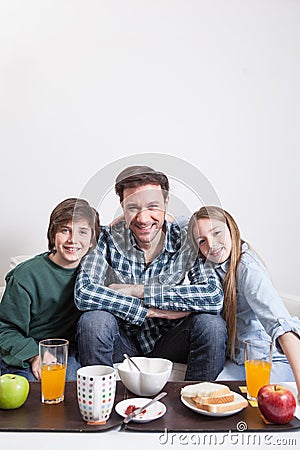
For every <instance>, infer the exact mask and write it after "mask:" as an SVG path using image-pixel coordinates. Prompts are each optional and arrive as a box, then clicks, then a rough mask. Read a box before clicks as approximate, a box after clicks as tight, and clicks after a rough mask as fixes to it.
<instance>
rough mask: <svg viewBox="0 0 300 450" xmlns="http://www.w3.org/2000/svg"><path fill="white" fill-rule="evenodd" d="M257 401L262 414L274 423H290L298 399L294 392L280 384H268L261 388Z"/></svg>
mask: <svg viewBox="0 0 300 450" xmlns="http://www.w3.org/2000/svg"><path fill="white" fill-rule="evenodd" d="M257 403H258V407H259V409H260V412H261V413H262V415H263V416H264V417H265V418H266V419H267V420H268V421H269V422H272V423H278V424H284V423H289V422H290V421H291V420H292V419H293V417H294V413H295V409H296V400H295V397H294V395H293V393H292V392H291V391H290V390H289V389H287V388H286V387H284V386H280V385H279V384H268V385H266V386H263V387H261V388H260V390H259V391H258V394H257Z"/></svg>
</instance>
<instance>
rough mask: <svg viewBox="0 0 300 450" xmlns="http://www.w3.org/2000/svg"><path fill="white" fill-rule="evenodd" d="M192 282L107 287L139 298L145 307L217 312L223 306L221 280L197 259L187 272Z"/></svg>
mask: <svg viewBox="0 0 300 450" xmlns="http://www.w3.org/2000/svg"><path fill="white" fill-rule="evenodd" d="M189 277H190V279H191V280H192V281H193V284H190V285H185V284H183V285H174V286H173V285H164V284H158V283H153V284H150V283H149V284H148V285H146V286H144V285H142V284H111V285H110V286H109V287H110V288H111V289H114V290H115V291H117V292H119V293H122V294H124V295H132V296H136V297H139V298H141V299H143V304H144V305H145V306H147V307H152V308H155V309H157V308H159V310H164V311H171V310H173V311H178V310H181V311H190V312H214V313H218V312H220V311H221V310H222V307H223V290H222V285H221V281H220V280H219V278H218V276H217V274H216V273H215V271H214V270H213V268H212V266H210V265H207V267H204V265H203V263H202V262H201V261H197V263H196V264H195V265H194V267H193V269H192V270H191V271H190V273H189Z"/></svg>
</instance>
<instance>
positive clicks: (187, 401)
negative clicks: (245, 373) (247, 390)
mask: <svg viewBox="0 0 300 450" xmlns="http://www.w3.org/2000/svg"><path fill="white" fill-rule="evenodd" d="M234 399H235V400H245V398H244V397H242V396H241V395H240V394H237V393H236V392H235V393H234ZM181 401H182V403H183V404H184V405H185V406H187V407H188V408H190V409H192V410H193V411H195V412H196V413H198V414H203V415H204V416H213V417H226V416H232V415H233V414H236V413H238V412H240V411H242V409H244V408H246V407H247V406H245V407H244V408H239V409H235V410H234V411H226V412H220V413H214V412H210V411H204V410H203V409H199V408H197V406H196V405H195V403H194V401H193V400H192V399H191V398H189V397H183V396H181Z"/></svg>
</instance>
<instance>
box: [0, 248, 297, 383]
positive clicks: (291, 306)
mask: <svg viewBox="0 0 300 450" xmlns="http://www.w3.org/2000/svg"><path fill="white" fill-rule="evenodd" d="M29 258H31V256H29V255H19V256H14V257H12V258H11V259H10V264H9V270H10V269H13V268H14V267H15V266H16V265H18V264H20V263H21V262H23V261H25V260H26V259H29ZM4 289H5V286H0V301H1V298H2V295H3V292H4ZM281 297H282V299H283V301H284V303H285V305H286V307H287V309H288V310H289V312H290V314H291V315H292V316H297V317H300V298H299V297H297V296H293V295H284V294H282V295H281ZM185 371H186V365H185V364H179V363H175V364H174V366H173V370H172V374H171V377H170V380H172V381H183V380H184V375H185Z"/></svg>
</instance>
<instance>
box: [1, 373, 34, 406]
mask: <svg viewBox="0 0 300 450" xmlns="http://www.w3.org/2000/svg"><path fill="white" fill-rule="evenodd" d="M28 393H29V383H28V380H27V378H25V377H22V376H21V375H13V374H11V373H7V374H5V375H2V376H1V377H0V408H1V409H15V408H19V407H20V406H22V405H23V403H25V400H26V399H27V397H28Z"/></svg>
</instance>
